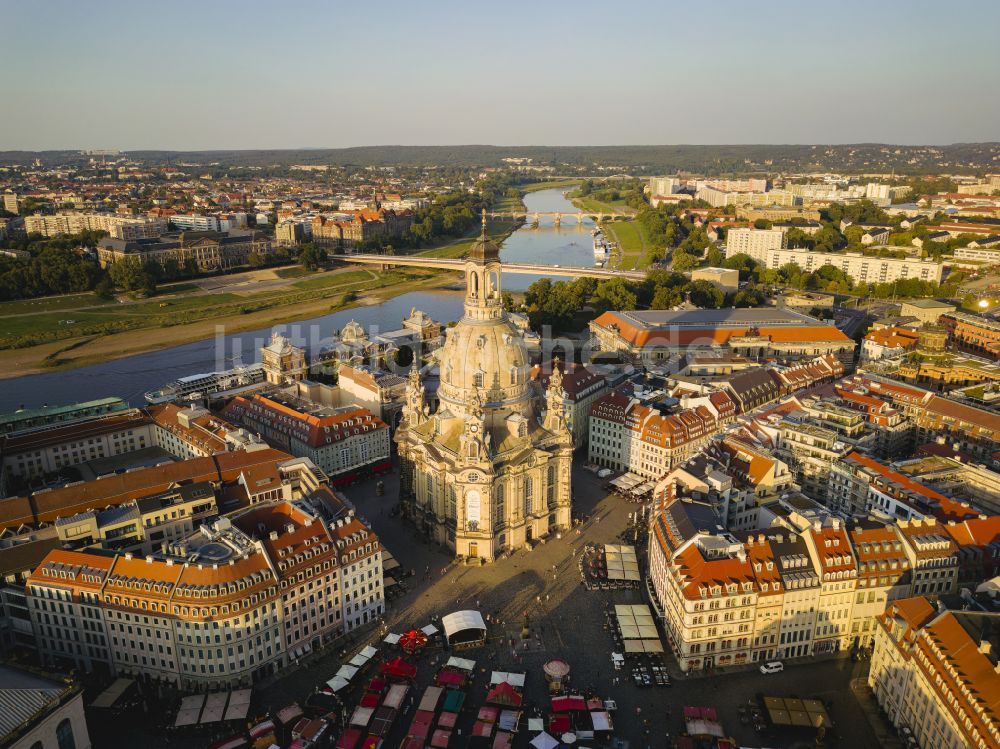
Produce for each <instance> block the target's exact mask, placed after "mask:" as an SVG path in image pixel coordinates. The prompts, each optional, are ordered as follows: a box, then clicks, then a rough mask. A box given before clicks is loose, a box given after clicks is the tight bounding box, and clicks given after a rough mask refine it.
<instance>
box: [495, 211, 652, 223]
mask: <svg viewBox="0 0 1000 749" xmlns="http://www.w3.org/2000/svg"><path fill="white" fill-rule="evenodd" d="M486 215H487V216H488V217H489V218H495V219H506V220H511V221H517V220H519V219H523V220H525V221H528V220H531V221H535V222H537V221H538V220H539V219H542V218H551V219H552V220H553V221H555V223H556V225H557V226H558V225H559V224H561V223H562V222H563V219H567V218H571V219H575V220H576V223H577V224H580V225H582V224H583V220H584V219H585V218H591V219H594V221H597V222H598V223H600V222H601V221H607V220H610V219H615V218H632V217H633V216H635V211H634V210H633V209H631V208H623V209H621V210H616V211H487V212H486Z"/></svg>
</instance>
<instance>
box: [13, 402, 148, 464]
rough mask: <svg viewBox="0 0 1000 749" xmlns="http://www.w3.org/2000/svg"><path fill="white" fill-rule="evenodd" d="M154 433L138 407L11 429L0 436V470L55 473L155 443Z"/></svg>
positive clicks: (145, 416) (146, 417)
mask: <svg viewBox="0 0 1000 749" xmlns="http://www.w3.org/2000/svg"><path fill="white" fill-rule="evenodd" d="M154 432H155V423H154V422H153V420H152V419H151V418H149V416H147V415H146V414H144V413H143V412H142V411H140V410H139V409H130V410H128V411H116V412H112V413H108V414H103V415H99V416H94V417H91V418H88V419H82V420H77V421H74V422H70V423H56V424H52V425H49V426H41V427H36V428H34V429H31V430H26V431H21V432H15V433H13V434H8V435H6V436H5V437H2V438H0V453H2V455H3V469H4V471H5V472H6V473H7V475H8V476H10V477H13V478H19V479H24V480H28V479H31V478H35V477H39V476H44V475H46V474H52V473H57V472H58V471H60V470H62V469H64V468H68V467H70V466H75V465H79V464H80V463H85V462H87V461H90V460H97V459H100V458H108V457H113V456H116V455H123V454H126V453H130V452H135V451H136V450H142V449H144V448H146V447H150V446H152V445H155V444H156V437H155V434H154Z"/></svg>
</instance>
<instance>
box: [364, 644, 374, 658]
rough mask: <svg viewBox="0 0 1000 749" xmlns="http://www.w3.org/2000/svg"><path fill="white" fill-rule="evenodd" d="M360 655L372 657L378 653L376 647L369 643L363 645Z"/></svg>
mask: <svg viewBox="0 0 1000 749" xmlns="http://www.w3.org/2000/svg"><path fill="white" fill-rule="evenodd" d="M361 655H363V656H364V657H365V658H374V657H375V656H376V655H378V648H373V647H372V646H371V645H365V648H364V650H362V651H361Z"/></svg>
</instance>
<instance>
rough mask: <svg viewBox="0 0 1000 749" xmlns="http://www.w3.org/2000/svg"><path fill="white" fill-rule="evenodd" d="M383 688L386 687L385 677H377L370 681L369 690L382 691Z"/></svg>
mask: <svg viewBox="0 0 1000 749" xmlns="http://www.w3.org/2000/svg"><path fill="white" fill-rule="evenodd" d="M383 689H385V679H379V678H378V677H376V678H374V679H372V680H371V681H369V682H368V687H367V691H369V692H381V691H382V690H383Z"/></svg>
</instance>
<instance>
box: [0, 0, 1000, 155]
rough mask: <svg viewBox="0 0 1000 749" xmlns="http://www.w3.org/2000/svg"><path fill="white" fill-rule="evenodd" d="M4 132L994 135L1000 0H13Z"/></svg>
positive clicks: (410, 139)
mask: <svg viewBox="0 0 1000 749" xmlns="http://www.w3.org/2000/svg"><path fill="white" fill-rule="evenodd" d="M0 26H2V28H3V55H2V59H3V61H4V73H3V75H2V76H0V81H2V83H0V94H2V95H0V150H5V149H53V148H102V147H103V148H121V149H125V150H128V149H141V148H164V149H197V148H294V147H307V146H310V147H342V146H356V145H376V144H407V145H422V144H430V145H441V144H458V143H489V144H498V145H529V144H532V145H606V144H671V143H709V144H711V143H851V142H862V141H877V142H888V143H934V144H944V143H953V142H961V141H986V140H1000V94H998V90H1000V89H998V83H997V81H998V80H1000V45H998V44H997V41H996V33H997V29H1000V2H994V1H993V0H983V1H981V2H962V3H958V4H955V5H948V4H947V3H941V2H939V1H938V2H925V1H924V0H908V1H907V2H903V1H902V0H900V1H899V2H892V1H890V0H867V1H865V2H855V0H840V1H836V0H834V1H828V2H822V3H821V2H818V1H817V0H794V1H791V2H769V1H768V0H758V1H756V2H738V1H737V0H722V1H721V2H720V1H718V0H717V1H716V2H712V3H700V2H696V1H695V0H683V1H682V2H672V1H671V0H660V1H659V2H653V1H650V2H645V1H641V0H628V1H627V2H626V1H625V0H617V1H609V0H602V1H601V2H589V0H574V2H555V1H554V0H533V1H532V2H520V1H519V0H508V1H507V2H502V3H501V2H490V3H481V2H477V0H465V1H464V2H436V1H435V0H423V1H422V2H414V1H413V0H408V1H406V2H396V1H395V0H380V1H379V2H368V1H367V0H360V1H359V0H351V1H350V2H344V3H341V2H334V1H333V0H329V1H327V2H295V1H293V0H287V1H279V2H275V1H274V0H269V1H268V2H266V3H265V2H256V1H255V0H242V1H241V2H238V3H236V2H223V1H222V0H199V2H187V0H168V2H158V3H154V2H147V1H146V0H128V1H127V2H126V1H121V2H118V1H112V0H86V1H85V0H0Z"/></svg>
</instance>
